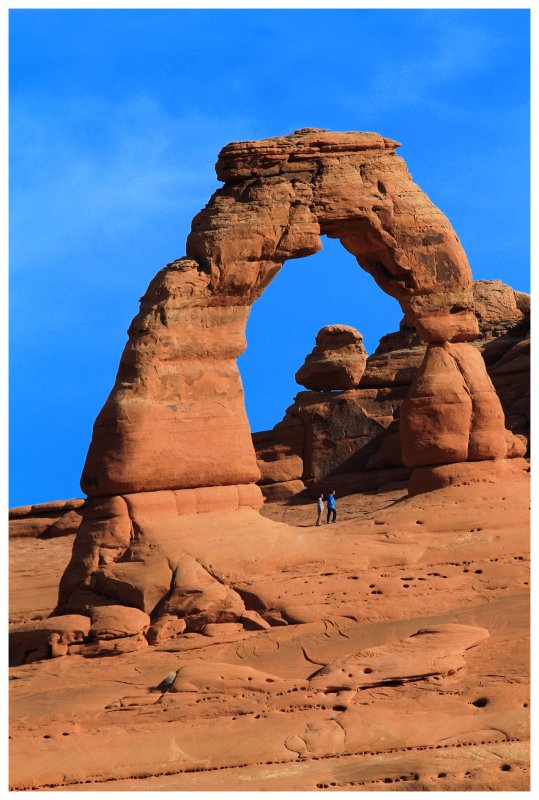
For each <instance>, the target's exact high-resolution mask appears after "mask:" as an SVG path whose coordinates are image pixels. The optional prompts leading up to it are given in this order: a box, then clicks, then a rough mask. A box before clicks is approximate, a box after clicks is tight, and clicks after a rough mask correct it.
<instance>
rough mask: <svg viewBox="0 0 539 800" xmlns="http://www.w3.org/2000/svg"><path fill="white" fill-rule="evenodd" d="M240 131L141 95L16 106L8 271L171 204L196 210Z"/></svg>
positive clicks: (127, 227)
mask: <svg viewBox="0 0 539 800" xmlns="http://www.w3.org/2000/svg"><path fill="white" fill-rule="evenodd" d="M246 127H249V121H248V120H245V119H237V118H233V117H231V118H229V119H222V118H219V119H209V118H207V117H202V116H201V115H199V114H198V113H197V112H189V111H178V113H177V114H172V113H170V112H169V111H166V110H165V109H164V108H163V107H162V106H160V105H159V104H158V103H157V102H155V101H153V100H152V99H151V98H147V97H135V98H131V99H129V100H126V101H125V102H123V103H122V104H119V105H112V104H110V105H109V104H106V103H103V102H99V101H97V100H95V99H91V98H90V99H87V100H85V101H84V102H82V101H80V100H79V101H78V102H73V101H71V102H70V103H69V104H65V103H62V104H61V105H59V104H55V103H54V102H48V103H46V104H45V103H41V104H39V103H38V104H36V103H34V102H31V101H30V100H29V99H28V98H26V99H25V100H24V101H18V102H17V101H15V102H13V103H12V108H11V131H10V134H11V135H10V139H11V157H10V160H11V179H12V185H11V198H10V200H11V203H10V206H11V215H10V222H11V255H12V269H14V270H15V271H17V270H20V269H24V270H25V271H28V270H32V269H36V268H41V267H42V265H43V261H44V260H45V261H49V262H50V261H51V260H52V259H54V258H56V257H59V256H60V255H65V253H66V252H69V251H76V252H80V251H82V250H84V249H85V246H86V245H87V244H88V243H89V242H91V241H92V240H94V238H95V237H99V239H100V240H101V241H102V240H103V239H107V238H110V237H120V236H121V237H123V236H126V235H128V234H129V233H130V232H132V231H135V230H136V229H137V227H138V226H139V224H140V223H141V222H142V221H143V220H148V219H149V218H151V217H153V216H155V215H156V214H160V213H164V212H169V213H170V211H171V209H173V210H174V212H175V213H177V214H182V213H189V214H191V216H192V214H193V213H196V211H198V208H199V207H200V204H202V203H204V202H205V201H206V200H207V197H208V194H209V191H212V190H213V189H214V188H215V187H216V186H217V179H216V177H215V174H214V172H213V163H214V161H215V154H216V152H217V151H218V149H219V147H220V146H222V144H223V141H224V140H226V138H227V134H228V136H230V138H234V135H235V133H236V131H238V130H245V128H246ZM197 206H198V207H197Z"/></svg>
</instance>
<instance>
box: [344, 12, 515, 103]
mask: <svg viewBox="0 0 539 800" xmlns="http://www.w3.org/2000/svg"><path fill="white" fill-rule="evenodd" d="M423 20H424V23H425V24H424V28H423V37H421V38H420V39H419V44H418V45H417V52H416V54H415V55H412V56H411V55H410V53H409V52H408V51H407V52H406V53H405V55H403V54H402V53H399V52H398V51H395V50H393V51H392V50H388V51H384V53H383V55H382V57H381V59H380V62H379V66H375V67H374V69H370V70H369V71H367V79H366V81H365V83H364V84H363V86H362V87H361V88H360V89H359V90H358V92H357V94H356V93H350V92H349V93H341V94H340V101H341V103H342V104H343V105H344V106H349V107H352V106H353V107H357V106H358V105H361V107H362V108H364V109H366V110H368V112H369V114H371V115H374V114H381V113H387V112H390V111H391V112H393V113H394V112H395V111H396V110H398V109H403V108H406V107H408V108H412V107H414V106H418V105H420V104H421V105H425V104H428V105H429V106H432V108H433V109H434V108H437V109H438V110H440V111H442V112H443V111H444V110H450V109H451V106H450V105H448V104H447V102H445V103H440V102H439V97H438V96H437V90H438V89H439V88H441V87H442V86H447V84H450V83H452V82H456V81H458V80H460V79H462V78H465V77H469V75H470V74H471V73H478V72H481V71H483V70H485V69H487V68H488V65H489V64H490V63H491V61H492V59H493V58H494V57H495V56H496V54H497V53H498V52H499V49H500V47H501V46H502V42H501V40H500V39H498V38H497V37H495V36H493V35H492V34H490V33H489V32H488V31H486V30H485V29H484V28H480V27H477V26H475V25H473V24H469V23H465V22H464V21H462V20H461V21H459V20H457V19H453V20H451V19H450V18H449V16H448V15H444V16H443V18H440V17H439V16H437V15H436V14H433V15H426V16H425V17H423ZM369 66H370V65H369ZM369 75H370V76H371V77H370V79H369V77H368V76H369Z"/></svg>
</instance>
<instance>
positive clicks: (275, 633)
mask: <svg viewBox="0 0 539 800" xmlns="http://www.w3.org/2000/svg"><path fill="white" fill-rule="evenodd" d="M469 463H470V466H474V465H475V464H480V463H481V462H469ZM500 463H512V462H511V461H503V462H500ZM503 486H504V489H503V495H502V496H500V492H499V487H498V486H494V485H488V484H484V485H481V486H478V485H470V486H465V487H455V488H445V489H441V490H439V491H437V492H435V493H431V494H428V495H425V494H422V495H418V496H416V497H407V496H406V494H405V492H404V491H403V490H401V491H400V492H398V491H394V492H389V493H378V494H367V495H360V494H355V495H351V496H350V497H348V498H341V499H340V500H339V520H340V521H339V524H338V525H337V526H334V525H332V526H324V527H323V528H321V529H319V528H316V527H314V522H315V511H314V509H313V504H312V503H309V504H307V505H294V506H290V505H289V504H286V503H284V504H279V503H274V504H271V505H270V506H268V507H267V509H265V512H264V513H266V514H271V516H272V519H264V518H263V517H260V515H259V514H258V513H257V512H256V511H255V510H253V509H252V510H251V511H246V510H244V511H237V512H233V513H230V512H229V513H228V514H224V515H223V514H222V513H219V512H210V513H208V514H196V515H181V520H182V526H181V528H179V527H177V528H175V529H174V530H172V529H171V527H172V526H171V520H170V518H167V517H163V516H161V518H160V519H156V518H155V514H154V515H153V522H152V515H151V514H150V513H148V514H147V515H146V516H145V515H144V514H140V518H141V519H142V520H143V528H142V535H143V536H147V537H151V538H152V540H153V541H155V540H156V538H157V537H160V540H161V545H162V547H165V546H167V547H168V548H169V552H172V546H173V541H174V540H175V539H176V541H177V539H178V533H179V531H180V530H181V531H182V533H181V536H182V537H183V540H182V542H181V545H178V543H177V544H176V547H178V546H181V548H183V549H185V550H188V551H190V552H192V554H193V558H195V559H196V563H197V564H199V565H201V564H204V565H205V566H204V571H205V573H206V574H207V575H210V571H211V574H212V575H213V576H214V578H215V580H218V582H219V583H220V585H224V584H226V585H228V586H230V587H233V590H234V592H236V593H237V594H238V595H239V596H240V597H241V598H242V601H243V603H244V605H245V606H246V607H247V608H246V613H251V614H253V615H259V617H264V618H265V619H270V620H273V621H274V622H272V623H271V625H270V627H267V628H264V627H260V626H259V627H258V628H256V629H255V628H250V629H248V628H247V627H246V626H245V625H243V624H241V623H230V622H229V623H222V624H216V625H214V624H211V623H208V625H207V626H206V627H205V628H204V629H202V630H200V631H192V632H187V631H184V632H183V633H182V632H181V630H178V629H177V630H176V633H175V635H173V636H169V637H167V638H165V639H163V640H158V639H157V640H155V643H154V646H151V647H149V646H147V645H146V646H144V645H143V642H144V641H145V639H144V635H146V636H148V635H149V631H147V632H146V634H144V633H143V631H144V629H145V627H146V625H147V622H148V618H147V617H146V616H145V615H144V614H143V612H141V611H137V612H136V613H133V609H127V608H122V609H119V608H118V607H117V606H114V605H109V607H108V608H107V607H103V608H102V609H100V610H99V611H97V610H96V609H94V610H93V611H92V617H91V616H90V614H88V615H82V619H81V618H80V616H79V617H78V618H75V620H74V621H73V618H72V617H71V618H70V617H69V616H68V615H66V616H63V617H60V618H56V620H55V619H52V620H48V621H46V622H45V623H44V630H45V629H46V630H47V631H48V632H49V634H48V635H49V637H50V639H51V641H50V643H45V647H48V648H50V650H51V651H52V650H54V653H51V654H53V655H54V656H55V657H53V658H48V659H44V660H43V659H42V660H37V661H33V662H32V663H27V664H21V665H19V666H14V667H12V668H11V677H12V678H13V680H12V682H11V724H10V736H11V741H10V756H11V770H10V783H11V788H12V789H15V790H29V789H37V790H44V789H48V790H53V791H64V790H71V791H89V790H90V791H91V790H94V791H141V790H142V791H150V790H154V791H167V790H168V791H188V790H194V791H195V790H206V791H224V790H229V791H241V790H242V789H245V786H248V787H249V788H250V789H252V790H253V791H262V790H270V791H274V790H296V791H316V790H317V789H328V790H363V791H365V790H367V791H368V790H373V791H376V790H386V791H387V790H410V789H412V790H414V789H415V790H418V791H437V790H438V791H439V790H451V791H487V790H490V791H492V790H497V791H525V790H528V789H529V702H530V687H529V653H528V638H529V622H528V589H529V580H530V577H529V551H528V546H529V531H528V511H527V508H528V494H527V487H526V484H525V483H523V482H522V481H517V482H514V481H511V480H505V481H504V484H503ZM149 508H150V502H149V501H148V509H149ZM178 519H180V517H178ZM186 522H187V523H188V524H187V525H186ZM163 523H165V524H163ZM152 525H153V527H152ZM34 541H35V542H36V548H37V549H39V552H40V554H41V557H40V558H39V559H38V560H37V561H36V562H35V566H34V568H33V570H32V571H31V572H29V573H28V574H27V575H26V574H25V572H24V565H25V564H26V563H27V558H28V547H29V543H30V539H29V537H24V538H18V537H17V538H13V539H12V541H11V560H12V569H13V575H14V579H15V584H14V585H13V586H11V587H10V589H11V591H12V608H11V614H12V616H13V619H14V620H16V624H17V626H20V625H21V624H22V617H24V618H25V619H26V620H27V621H29V620H31V618H32V617H34V616H35V614H36V611H37V613H40V611H39V609H40V608H41V603H42V601H41V588H40V587H41V586H42V585H43V583H44V582H45V583H48V582H49V580H50V577H49V573H48V571H47V570H49V569H50V568H51V567H54V568H55V569H56V580H58V577H59V575H60V574H61V571H62V569H63V566H64V564H65V563H66V560H67V559H68V558H69V552H68V548H67V545H68V543H69V541H68V537H62V538H59V539H48V540H43V539H39V538H38V539H35V540H34ZM167 541H168V544H166V542H167ZM59 548H62V549H61V550H60V549H59ZM190 580H191V582H192V583H193V582H196V581H197V580H198V578H197V577H196V574H195V577H194V578H191V579H190ZM21 581H22V582H24V585H25V586H26V592H24V593H23V592H20V591H18V590H17V584H18V583H19V582H21ZM205 585H210V586H211V585H212V584H211V581H209V582H208V583H207V584H205ZM32 597H34V598H35V599H36V602H37V605H36V606H34V609H32V607H31V606H29V605H24V603H28V601H29V599H31V598H32ZM255 606H256V608H255ZM249 610H251V611H249ZM253 618H254V619H256V616H253ZM171 619H176V621H177V622H178V623H179V622H181V621H182V620H180V619H178V618H175V617H169V618H168V620H169V622H170V620H171ZM277 619H279V620H280V624H274V623H275V621H276V620H277ZM159 620H160V621H161V622H163V621H164V620H165V617H164V616H163V617H159ZM59 624H61V625H62V626H63V627H62V628H61V629H60V628H59V627H58V625H59ZM62 632H68V633H69V632H71V633H72V634H74V636H73V639H72V640H71V641H68V640H65V639H64V640H63V641H62V637H61V635H60V634H61V633H62ZM55 634H56V636H57V637H58V638H57V639H55V638H54V635H55ZM111 634H115V635H116V634H121V636H119V637H118V638H113V639H110V638H106V637H108V636H110V635H111ZM140 636H142V639H140V638H139V637H140ZM75 639H77V640H75ZM38 645H39V646H41V645H40V643H38Z"/></svg>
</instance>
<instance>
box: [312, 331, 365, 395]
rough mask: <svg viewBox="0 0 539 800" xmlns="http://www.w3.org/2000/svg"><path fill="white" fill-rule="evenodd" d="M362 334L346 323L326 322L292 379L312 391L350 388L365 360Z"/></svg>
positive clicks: (357, 377) (362, 368) (355, 382)
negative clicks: (330, 323) (294, 378)
mask: <svg viewBox="0 0 539 800" xmlns="http://www.w3.org/2000/svg"><path fill="white" fill-rule="evenodd" d="M362 342H363V337H362V336H361V334H360V333H359V331H357V330H356V329H355V328H351V327H350V326H349V325H326V326H325V327H324V328H321V329H320V330H319V331H318V333H317V335H316V346H315V348H314V349H313V351H312V353H310V354H309V355H308V356H307V358H306V359H305V363H304V364H303V366H302V367H300V368H299V370H298V371H297V372H296V382H297V383H299V384H300V386H305V387H306V388H307V389H312V390H314V391H320V390H330V389H352V388H353V387H354V386H357V385H358V383H359V381H360V380H361V377H362V375H363V373H364V372H365V365H366V363H367V351H366V350H365V348H364V347H363V344H362Z"/></svg>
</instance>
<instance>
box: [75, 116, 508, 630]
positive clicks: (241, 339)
mask: <svg viewBox="0 0 539 800" xmlns="http://www.w3.org/2000/svg"><path fill="white" fill-rule="evenodd" d="M397 147H398V144H397V143H396V142H394V141H392V140H390V139H386V138H384V137H382V136H380V135H379V134H375V133H358V132H348V133H333V132H330V131H326V130H316V129H303V130H300V131H296V132H295V133H294V134H292V135H289V136H281V137H275V138H271V139H266V140H263V141H258V142H240V143H233V144H230V145H228V146H226V147H225V148H224V149H223V150H222V151H221V153H220V155H219V158H218V161H217V166H216V171H217V176H218V178H219V179H220V180H222V181H223V182H224V185H223V186H222V187H221V188H220V189H219V190H218V191H216V192H215V193H214V194H213V196H212V197H211V198H210V200H209V202H208V204H207V205H206V206H205V208H204V209H202V211H200V213H199V214H197V216H196V217H195V218H194V220H193V223H192V229H191V232H190V234H189V236H188V239H187V245H186V256H185V257H183V258H180V259H178V260H177V261H174V262H172V263H170V264H168V265H167V266H166V267H165V268H164V269H162V270H161V271H160V272H159V273H158V274H157V275H156V277H155V278H154V279H153V280H152V281H151V283H150V285H149V287H148V289H147V291H146V293H145V295H144V296H143V298H142V300H141V305H140V311H139V313H138V314H137V316H136V317H135V318H134V320H133V322H132V323H131V326H130V328H129V340H128V342H127V345H126V347H125V350H124V352H123V355H122V358H121V361H120V366H119V369H118V375H117V378H116V382H115V385H114V387H113V389H112V391H111V393H110V395H109V397H108V399H107V401H106V403H105V405H104V407H103V409H102V410H101V412H100V414H99V415H98V417H97V420H96V422H95V425H94V430H93V436H92V441H91V444H90V448H89V451H88V456H87V459H86V464H85V466H84V470H83V474H82V479H81V486H82V488H83V490H84V492H85V493H86V494H87V495H88V496H89V502H88V505H87V506H86V507H85V511H84V518H83V522H82V524H81V526H80V528H79V531H78V534H77V537H76V541H75V545H74V548H73V555H72V559H71V562H70V564H69V565H68V567H67V569H66V571H65V574H64V576H63V578H62V582H61V587H60V599H59V610H61V611H66V610H69V611H72V612H81V611H82V612H84V610H85V609H86V610H88V609H89V608H91V607H93V605H96V604H98V603H99V602H100V601H99V598H100V597H103V596H105V597H107V598H108V600H109V602H111V603H112V604H118V603H119V604H124V605H128V606H133V607H137V608H139V610H141V611H142V612H143V613H146V614H149V615H150V616H151V619H152V624H153V623H156V622H158V620H159V619H160V618H161V617H163V618H164V617H166V618H167V620H168V619H169V618H170V616H171V615H172V616H174V614H176V615H182V614H183V615H184V616H186V618H190V617H193V619H195V618H196V621H197V622H196V624H197V626H199V627H200V626H203V625H204V624H206V623H208V624H214V623H215V622H219V621H221V622H223V623H225V622H226V623H227V624H228V623H235V622H237V621H238V619H241V617H242V614H243V613H244V609H243V605H242V602H241V598H240V600H238V598H236V597H235V596H233V595H230V594H229V593H227V592H222V591H221V590H219V588H218V587H217V586H216V585H215V584H213V583H212V582H213V580H214V576H213V575H212V573H211V569H210V570H209V572H208V570H205V567H204V568H203V569H204V570H205V571H206V572H208V575H209V578H208V581H209V583H208V582H207V580H206V577H205V575H204V574H203V573H201V572H200V570H198V568H193V570H192V571H191V572H190V573H189V580H188V581H187V578H185V574H186V573H185V570H182V569H180V565H181V564H182V558H183V556H184V555H185V553H186V552H187V553H188V552H189V551H188V550H186V543H185V542H184V541H183V540H182V531H183V530H185V527H186V522H185V520H186V519H187V518H189V519H192V518H193V517H194V516H198V515H203V514H205V513H207V514H209V513H211V512H226V513H230V514H237V515H238V519H239V518H240V517H241V518H244V517H245V515H246V514H247V516H248V518H249V519H251V516H249V515H253V514H254V515H255V517H256V510H257V509H258V508H259V506H260V505H261V503H262V494H261V492H260V489H259V488H258V486H257V485H256V482H257V481H258V480H259V479H260V477H261V475H260V470H259V467H258V465H257V459H256V456H255V451H254V448H253V444H252V441H251V436H250V431H249V425H248V421H247V417H246V413H245V407H244V398H243V388H242V384H241V379H240V375H239V372H238V368H237V364H236V360H237V358H238V356H239V355H241V353H242V352H243V350H244V348H245V344H246V342H245V325H246V321H247V318H248V315H249V310H250V306H251V304H252V303H253V302H254V301H255V300H256V299H257V298H258V297H259V296H260V295H261V293H262V292H263V291H264V289H265V287H266V286H267V285H268V284H269V283H270V281H271V280H272V279H273V278H274V277H275V275H276V274H277V272H278V271H279V269H280V268H281V266H282V264H283V263H284V261H286V260H287V259H291V258H300V257H303V256H308V255H310V254H313V253H315V252H317V251H318V250H319V249H320V247H321V241H320V236H321V235H327V236H330V237H332V238H338V239H339V240H340V241H341V242H342V244H343V245H344V247H345V248H346V249H347V250H348V251H349V252H351V253H352V254H353V255H355V256H356V258H357V260H358V263H359V264H360V265H361V266H362V267H363V268H364V269H366V270H367V272H369V273H370V274H371V275H372V276H373V278H374V280H375V281H376V283H377V284H378V285H379V286H380V287H381V289H382V290H383V291H385V292H387V293H388V294H389V295H391V296H392V297H395V298H396V299H397V300H398V301H399V303H400V305H401V307H402V309H403V311H404V313H405V314H406V317H407V319H408V320H409V322H410V324H411V325H413V327H414V328H415V329H416V331H417V334H418V335H419V337H420V338H421V340H422V341H423V342H424V343H427V344H428V350H427V356H426V361H425V362H424V364H423V366H422V367H421V368H420V369H421V376H422V377H421V380H420V381H415V382H414V384H413V385H412V388H411V391H410V393H409V396H408V397H407V399H406V404H405V405H403V407H402V408H401V421H402V430H403V431H404V430H406V431H407V434H406V435H403V436H402V459H403V462H404V465H405V467H408V468H415V467H420V468H421V469H422V470H424V469H425V468H426V467H430V466H433V467H435V466H438V465H440V464H441V465H446V464H453V465H455V464H458V463H461V462H466V461H467V460H470V459H473V460H477V459H484V458H487V459H502V458H504V456H505V455H506V453H508V452H511V454H513V455H515V453H516V451H518V447H517V448H515V445H514V442H513V441H512V437H511V434H506V432H505V429H504V422H503V413H502V411H501V406H500V404H499V401H498V399H497V397H496V394H495V392H494V389H493V387H492V385H491V383H490V381H489V379H488V376H487V374H486V370H485V366H484V363H483V361H482V359H481V358H480V357H479V358H476V356H477V353H476V351H475V349H474V347H473V346H472V345H471V344H469V342H471V341H473V340H474V339H475V338H476V337H477V335H478V323H477V318H476V315H475V313H474V301H473V292H472V278H471V273H470V268H469V265H468V261H467V259H466V254H465V253H464V250H463V248H462V246H461V245H460V242H459V240H458V238H457V236H456V234H455V232H454V231H453V229H452V227H451V224H450V223H449V221H448V220H447V218H446V217H445V216H444V215H443V214H442V212H441V211H440V210H439V209H437V208H436V207H435V206H434V205H433V204H432V203H431V202H430V200H429V199H428V197H427V196H426V195H425V194H424V193H423V192H422V191H421V189H420V188H419V187H418V186H416V184H414V183H413V181H412V179H411V177H410V175H409V173H408V171H407V169H406V165H405V163H404V161H403V160H402V159H401V158H399V157H398V156H397V155H396V148H397ZM276 324H278V323H277V321H276ZM341 333H342V332H341ZM358 375H359V373H358ZM356 378H357V376H354V377H353V378H352V377H350V375H349V377H348V379H349V380H356ZM448 381H449V384H450V388H451V392H452V394H451V398H452V401H451V402H453V407H452V408H448V400H447V398H446V396H445V394H444V391H445V388H444V387H446V384H447V382H448ZM389 405H391V400H390V402H389ZM333 411H335V412H338V413H333V412H332V414H331V417H332V419H331V425H330V428H331V435H330V437H329V438H330V439H331V442H330V443H329V444H328V446H326V447H325V450H324V449H323V448H322V449H323V452H324V458H325V459H326V464H325V466H324V468H323V469H327V468H328V465H331V464H333V463H334V462H335V460H338V459H341V458H342V457H343V454H344V456H345V458H346V455H347V448H348V449H350V446H351V445H350V441H349V437H347V435H346V427H347V425H348V424H349V422H350V419H351V417H354V419H355V423H354V424H355V434H354V435H355V436H356V438H357V439H358V440H359V441H365V440H366V439H368V438H369V437H371V438H372V436H373V433H374V434H376V433H377V432H380V433H382V432H384V431H385V430H386V429H387V427H388V425H389V424H390V422H391V415H392V413H393V411H392V410H390V409H389V407H388V409H387V414H382V415H381V418H378V417H380V415H378V417H377V416H376V415H373V414H372V413H370V412H368V411H367V412H366V411H365V410H364V409H363V408H362V407H360V405H357V404H356V407H355V408H354V407H351V406H349V405H346V404H344V405H343V404H342V403H340V404H338V407H337V408H336V409H334V410H333ZM320 413H321V411H320V408H318V409H316V408H314V407H313V405H312V404H311V403H307V404H306V407H305V409H304V415H305V416H309V415H313V414H314V420H315V422H316V420H317V419H318V417H319V416H320ZM429 426H430V428H429ZM419 428H421V435H419V433H418V431H419ZM431 429H432V430H431ZM311 430H312V432H313V437H312V443H311V445H310V447H311V452H315V451H316V449H317V448H318V451H319V452H320V446H321V443H322V442H323V440H324V432H323V431H322V430H320V426H318V427H317V424H313V425H312V426H311ZM436 437H438V439H436ZM393 450H395V447H393ZM349 455H350V456H353V453H352V452H350V453H349ZM386 456H387V457H389V458H391V457H393V458H394V453H393V455H392V453H391V448H390V449H389V451H388V452H387V453H386ZM382 460H383V459H382ZM303 462H304V464H305V458H303ZM288 467H289V469H288V472H287V471H286V470H285V473H284V474H288V475H289V477H290V478H292V477H293V473H294V470H295V469H297V461H296V463H295V464H294V463H293V461H292V462H289V463H288ZM455 468H456V469H457V472H458V467H455ZM309 470H310V472H311V473H312V477H313V478H316V477H317V476H319V474H320V473H319V472H317V470H319V461H317V460H316V459H311V462H310V466H309ZM421 474H423V473H421ZM242 515H243V516H242ZM191 555H193V554H192V553H191ZM185 581H187V583H185ZM184 583H185V585H184ZM195 584H196V586H195ZM210 585H211V588H208V587H209V586H210ZM197 587H198V588H197ZM195 591H196V592H198V593H199V595H200V598H199V599H200V602H199V603H195V604H194V605H193V606H192V607H191V605H190V604H189V603H188V602H187V601H186V600H185V597H186V596H187V595H190V593H192V592H195ZM167 624H168V623H167ZM189 624H190V623H189V622H187V625H188V626H189ZM191 624H193V623H191ZM160 631H161V628H159V631H157V630H154V634H152V635H155V636H158V635H161V633H160Z"/></svg>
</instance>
